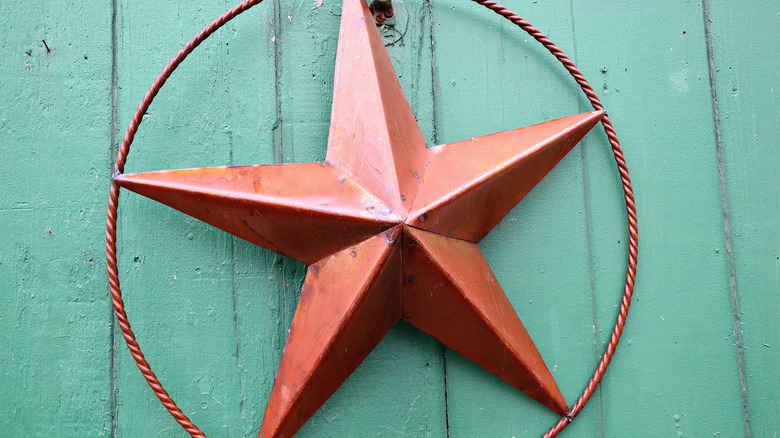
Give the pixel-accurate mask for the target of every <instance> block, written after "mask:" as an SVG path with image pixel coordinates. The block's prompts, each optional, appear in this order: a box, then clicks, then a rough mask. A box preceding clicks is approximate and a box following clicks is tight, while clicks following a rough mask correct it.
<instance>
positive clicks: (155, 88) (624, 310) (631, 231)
mask: <svg viewBox="0 0 780 438" xmlns="http://www.w3.org/2000/svg"><path fill="white" fill-rule="evenodd" d="M262 1H263V0H246V1H244V2H242V3H240V4H238V5H236V6H235V7H233V8H232V9H230V10H229V11H227V12H225V13H224V14H222V15H221V16H220V17H218V18H217V19H216V20H214V21H212V22H211V23H210V24H209V25H208V26H206V27H205V28H203V30H201V31H200V32H198V34H197V35H195V36H194V37H193V38H192V39H191V40H190V41H188V42H187V44H185V45H184V47H182V48H181V49H180V50H179V52H178V53H176V55H175V56H174V57H173V59H171V61H170V62H169V63H168V64H167V65H166V66H165V68H164V69H163V70H162V72H160V74H159V75H158V76H157V78H156V79H155V80H154V82H153V83H152V86H151V87H150V88H149V90H148V91H147V92H146V94H145V95H144V98H143V99H142V100H141V103H140V104H139V105H138V108H137V109H136V111H135V113H134V114H133V117H132V119H131V120H130V124H129V126H128V128H127V131H125V135H124V138H123V140H122V144H121V146H120V148H119V151H118V152H117V157H116V163H115V165H114V176H117V175H120V174H121V173H122V172H123V171H124V168H125V163H126V161H127V154H128V153H129V151H130V145H131V144H132V143H133V138H134V137H135V134H136V132H137V131H138V126H139V125H140V124H141V120H142V119H143V116H144V114H145V113H146V111H147V110H148V109H149V105H151V103H152V101H153V100H154V97H155V96H156V95H157V93H158V92H159V91H160V88H162V86H163V85H164V84H165V82H166V81H167V80H168V78H169V77H170V76H171V74H172V73H173V71H174V70H175V69H176V68H177V67H178V66H179V64H181V63H182V61H184V59H185V58H186V57H187V55H189V54H190V53H191V52H192V51H193V50H194V49H195V48H196V47H198V45H200V43H202V42H203V41H204V40H205V39H206V38H208V37H209V36H210V35H211V34H212V33H214V32H215V31H216V30H217V29H219V28H220V27H222V25H224V24H225V23H227V22H228V21H230V20H232V19H233V18H235V17H236V16H237V15H239V14H241V13H242V12H244V11H246V10H248V9H249V8H251V7H252V6H255V5H257V4H259V3H260V2H262ZM472 1H473V2H475V3H478V4H480V5H482V6H485V7H486V8H488V9H490V10H492V11H493V12H495V13H497V14H499V15H501V16H502V17H504V18H506V19H507V20H509V21H511V22H512V23H514V24H515V25H517V26H518V27H520V28H521V29H523V30H524V31H525V32H527V33H528V34H529V35H530V36H532V37H533V38H534V39H536V40H537V41H538V42H539V43H541V44H542V45H543V46H544V47H545V48H546V49H547V50H549V51H550V53H552V54H553V55H554V56H555V57H556V58H557V59H558V61H560V62H561V64H563V66H564V68H566V70H567V71H568V72H569V73H570V74H571V76H572V77H573V78H574V80H575V81H576V82H577V84H578V85H579V86H580V88H581V89H582V91H583V92H584V93H585V95H586V96H587V98H588V100H589V101H590V103H591V105H593V108H594V109H596V110H603V109H604V106H603V105H602V104H601V102H600V101H599V99H598V97H597V96H596V93H595V92H594V91H593V88H592V87H591V86H590V84H588V81H586V80H585V78H584V76H583V75H582V73H581V72H580V71H579V70H578V69H577V67H576V66H575V65H574V63H573V62H572V61H571V60H570V59H569V58H568V57H567V56H566V55H565V54H564V53H563V51H562V50H561V49H559V48H558V46H556V45H555V44H554V43H553V42H552V41H551V40H550V39H549V38H547V37H546V36H545V35H544V34H543V33H542V32H540V31H539V30H538V29H536V28H535V27H533V26H532V25H531V24H530V23H528V22H527V21H525V20H524V19H522V18H521V17H519V16H518V15H517V14H515V13H514V12H512V11H510V10H509V9H507V8H505V7H504V6H501V5H500V4H498V3H496V2H493V1H488V0H472ZM601 123H602V125H603V127H604V131H605V132H606V134H607V138H608V140H609V144H610V146H611V148H612V153H613V154H614V156H615V162H616V163H617V168H618V172H619V174H620V180H621V183H622V187H623V193H624V199H625V203H626V214H627V218H628V241H629V244H628V264H627V267H626V283H625V287H624V292H623V297H622V300H621V303H620V310H619V312H618V316H617V321H616V322H615V327H614V329H613V330H612V335H611V337H610V340H609V343H608V344H607V347H606V350H605V351H604V354H603V355H602V357H601V360H600V361H599V364H598V366H597V368H596V370H595V371H594V373H593V377H591V379H590V381H589V382H588V384H587V386H586V387H585V389H584V390H583V392H582V394H581V395H580V397H579V399H577V402H576V403H575V404H574V406H573V407H572V408H571V411H570V412H569V413H568V414H567V415H566V416H564V417H561V419H560V420H558V422H557V423H555V424H554V425H553V426H552V427H551V428H550V430H548V431H547V433H545V434H544V436H543V437H542V438H552V437H554V436H556V435H558V433H559V432H560V431H562V430H563V429H564V428H565V427H566V426H567V425H568V424H569V423H570V422H571V421H572V420H573V419H574V417H576V416H577V414H579V413H580V411H581V410H582V408H583V407H584V406H585V404H586V403H587V402H588V400H589V399H590V397H591V396H592V395H593V392H594V391H595V390H596V387H597V386H598V384H599V382H601V379H602V377H604V373H605V372H606V370H607V366H608V365H609V363H610V361H611V360H612V356H613V355H614V354H615V349H616V347H617V345H618V342H619V341H620V336H621V334H622V333H623V327H624V326H625V324H626V317H627V315H628V309H629V307H630V306H631V297H632V295H633V293H634V281H635V278H636V265H637V250H638V244H639V238H638V229H637V218H636V206H635V202H634V192H633V189H632V187H631V179H630V178H629V176H628V167H627V166H626V161H625V159H624V157H623V150H622V149H621V148H620V142H619V141H618V138H617V134H616V133H615V130H614V128H613V127H612V122H610V120H609V117H607V116H606V115H605V116H604V118H603V119H602V121H601ZM118 208H119V186H118V185H117V183H116V182H115V181H114V180H113V178H112V181H111V186H110V191H109V196H108V213H107V218H106V261H107V267H108V280H109V284H110V289H111V299H112V302H113V305H114V312H115V314H116V318H117V321H118V322H119V327H120V330H121V332H122V336H123V337H124V338H125V341H126V342H127V346H128V348H129V349H130V354H131V355H132V356H133V360H135V363H136V365H138V368H139V369H140V370H141V373H142V374H143V376H144V378H145V379H146V381H147V383H148V384H149V386H150V387H151V388H152V390H153V391H154V394H155V395H156V396H157V397H158V398H159V399H160V401H161V402H162V404H163V405H164V406H165V408H166V409H167V410H168V412H169V413H170V414H171V415H172V416H173V418H174V419H176V421H177V422H178V423H179V424H180V425H181V426H182V427H183V428H184V429H185V430H186V431H187V432H188V433H189V434H190V435H192V436H193V437H205V436H206V435H205V434H204V433H203V432H201V431H200V429H198V428H197V427H196V426H195V425H194V424H193V423H192V422H191V421H190V419H189V418H187V416H186V415H184V413H183V412H182V411H181V409H179V407H178V406H177V405H176V403H175V402H174V401H173V399H171V397H170V395H168V392H167V391H165V389H164V388H163V386H162V384H161V383H160V381H159V380H158V379H157V376H155V374H154V372H153V371H152V369H151V367H150V366H149V363H148V362H147V361H146V358H145V357H144V354H143V353H142V352H141V348H140V347H139V345H138V342H137V341H136V338H135V334H134V333H133V330H132V329H131V328H130V322H129V321H128V319H127V313H126V312H125V306H124V302H123V301H122V291H121V289H120V287H119V271H118V268H117V258H116V236H117V233H116V221H117V211H118Z"/></svg>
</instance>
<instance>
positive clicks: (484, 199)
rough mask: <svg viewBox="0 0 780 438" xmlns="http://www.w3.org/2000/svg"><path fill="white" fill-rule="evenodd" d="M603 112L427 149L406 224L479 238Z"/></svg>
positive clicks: (552, 165) (459, 237) (468, 238)
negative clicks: (426, 163) (420, 184)
mask: <svg viewBox="0 0 780 438" xmlns="http://www.w3.org/2000/svg"><path fill="white" fill-rule="evenodd" d="M603 115H604V112H603V111H593V112H590V113H585V114H577V115H574V116H569V117H564V118H562V119H558V120H551V121H549V122H544V123H540V124H538V125H533V126H527V127H525V128H519V129H514V130H511V131H504V132H499V133H496V134H491V135H486V136H483V137H477V138H472V139H469V140H463V141H460V142H457V143H452V144H447V145H442V146H436V147H433V148H431V158H430V162H429V164H428V167H427V168H426V169H425V174H424V176H423V183H422V186H421V187H420V192H419V194H418V195H417V197H416V198H415V200H414V206H413V207H412V212H411V213H410V214H409V217H408V219H407V223H409V224H410V225H412V226H415V227H418V228H422V229H424V230H428V231H432V232H434V233H439V234H444V235H447V236H452V237H457V238H458V239H464V240H468V241H471V242H479V241H480V240H481V239H482V238H483V237H485V235H487V233H489V232H490V230H492V229H493V227H495V226H496V225H498V223H499V222H501V220H502V219H503V218H504V216H506V215H507V213H509V211H510V210H512V208H513V207H514V206H515V205H517V203H518V202H520V200H522V199H523V198H524V197H525V195H527V194H528V192H530V191H531V189H533V188H534V186H536V184H538V183H539V181H541V180H542V178H544V177H545V175H547V173H548V172H549V171H550V170H552V169H553V167H555V165H556V164H558V162H559V161H560V160H561V159H562V158H563V157H564V156H565V155H566V154H567V153H569V151H571V149H572V148H573V147H574V145H576V144H577V142H579V141H580V140H581V139H582V137H584V136H585V134H587V133H588V131H590V130H591V128H593V126H594V125H596V124H597V123H598V122H599V120H601V117H602V116H603Z"/></svg>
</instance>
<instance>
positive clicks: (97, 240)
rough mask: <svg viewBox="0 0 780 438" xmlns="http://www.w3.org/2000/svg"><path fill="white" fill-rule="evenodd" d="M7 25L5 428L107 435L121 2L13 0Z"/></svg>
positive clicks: (0, 325)
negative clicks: (115, 73) (108, 230)
mask: <svg viewBox="0 0 780 438" xmlns="http://www.w3.org/2000/svg"><path fill="white" fill-rule="evenodd" d="M0 29H2V31H0V55H2V58H3V62H2V63H0V84H2V85H0V157H2V159H0V178H1V179H0V230H1V231H0V235H2V238H0V296H1V297H2V300H3V306H2V308H0V388H2V390H0V394H2V400H3V403H2V404H1V405H0V436H8V437H11V436H51V435H57V436H90V437H96V436H107V435H109V434H110V431H111V397H110V394H111V380H110V374H111V359H110V354H111V339H110V324H111V319H110V318H111V314H110V304H109V300H108V297H107V293H106V292H107V287H106V284H107V283H106V274H105V263H104V262H103V254H104V252H105V250H104V249H102V248H101V247H104V246H103V243H102V242H103V237H102V234H103V233H104V231H103V230H104V229H105V228H104V227H105V198H106V193H107V188H108V185H107V181H108V177H109V175H110V171H109V169H110V168H109V156H108V155H109V154H108V151H109V149H110V146H111V136H110V130H109V129H108V126H110V121H111V97H110V96H111V93H110V91H111V90H110V87H111V10H110V4H109V3H107V2H103V3H101V4H87V3H86V2H75V3H72V2H68V3H67V4H66V3H65V2H59V3H52V2H43V1H32V2H18V3H16V2H3V3H2V4H0ZM42 39H45V40H46V44H47V45H48V46H49V49H50V51H47V49H46V47H45V46H44V43H43V42H42V41H41V40H42Z"/></svg>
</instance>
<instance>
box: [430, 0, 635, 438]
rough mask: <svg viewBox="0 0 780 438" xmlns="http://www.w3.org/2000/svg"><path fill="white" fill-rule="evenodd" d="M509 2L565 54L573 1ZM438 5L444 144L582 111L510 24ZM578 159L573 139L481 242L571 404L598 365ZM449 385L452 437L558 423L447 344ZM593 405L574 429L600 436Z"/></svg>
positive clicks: (531, 430) (466, 8)
mask: <svg viewBox="0 0 780 438" xmlns="http://www.w3.org/2000/svg"><path fill="white" fill-rule="evenodd" d="M507 6H508V7H510V8H512V9H515V10H516V11H517V12H519V13H521V14H523V15H524V16H526V17H527V18H528V19H529V20H531V21H532V22H535V23H537V25H538V26H540V27H541V28H542V29H544V30H545V32H547V33H548V35H550V37H551V38H553V39H554V40H556V41H557V42H558V43H559V44H560V45H561V47H563V48H564V50H567V51H570V49H571V48H572V38H573V29H572V22H571V13H570V10H569V2H568V1H557V2H544V4H536V2H531V1H522V2H518V1H515V2H509V4H508V5H507ZM433 9H434V13H433V22H434V29H435V30H434V32H435V40H436V45H435V59H436V80H437V84H438V87H437V88H436V92H437V94H436V105H437V107H436V108H437V122H438V133H439V138H438V142H439V143H447V142H452V141H457V140H461V139H463V138H469V137H472V136H477V135H484V134H489V133H492V132H497V131H502V130H506V129H512V128H517V127H520V126H525V125H530V124H533V123H538V122H542V121H545V120H549V119H554V118H558V117H563V116H567V115H570V114H576V113H579V112H583V111H586V110H587V108H585V107H583V106H581V105H580V101H581V98H580V95H579V94H578V89H577V88H576V84H575V83H574V82H573V81H572V80H571V79H570V78H569V77H568V74H567V73H566V72H565V70H563V69H562V68H561V67H560V66H559V64H558V63H557V61H556V60H555V58H553V57H552V56H551V55H549V54H548V53H547V52H546V51H545V50H544V49H543V48H542V47H541V46H539V45H538V44H537V43H535V41H533V40H532V39H530V38H529V37H528V36H527V35H526V34H525V33H523V32H522V31H521V30H520V29H518V28H516V27H515V26H514V25H512V24H511V23H509V22H507V21H506V20H503V19H502V18H501V17H499V16H498V15H496V14H494V13H493V12H490V11H488V10H487V9H484V8H482V7H481V6H478V5H474V4H471V3H470V2H462V3H457V4H455V5H454V6H450V5H445V4H439V3H437V4H434V8H433ZM591 146H597V145H591ZM581 155H582V151H581V146H577V147H576V148H575V149H574V151H573V152H572V153H571V154H569V155H568V156H567V157H566V158H565V159H564V160H563V161H562V162H561V163H560V165H559V166H558V167H557V168H556V169H554V170H553V172H551V173H550V175H549V176H548V177H547V178H546V179H545V180H544V181H542V183H540V184H539V185H538V186H537V187H536V188H535V189H534V190H533V191H532V192H531V193H530V194H529V195H528V196H527V197H526V198H525V199H524V200H523V201H522V202H521V203H520V204H519V206H518V207H517V208H515V209H514V210H512V212H511V213H510V214H509V215H508V216H507V218H506V219H505V220H504V221H503V222H501V223H500V224H499V226H498V227H497V229H496V230H494V231H493V232H492V233H491V234H490V235H488V237H487V238H486V239H485V240H483V241H482V242H481V243H480V247H481V249H482V250H483V252H484V253H485V256H486V258H487V259H488V262H489V263H490V264H491V266H492V268H493V270H494V272H495V273H496V276H497V278H498V280H499V281H500V283H501V284H502V285H503V286H504V289H505V291H506V293H507V295H508V297H509V299H510V301H511V302H512V304H513V305H514V306H515V309H516V310H517V312H518V314H519V316H520V318H521V320H522V321H523V323H524V324H525V326H526V328H527V329H528V331H529V333H530V334H531V336H532V337H533V339H534V341H535V343H536V345H537V347H538V348H539V351H540V352H541V354H542V357H543V358H544V359H545V362H546V363H547V365H548V367H549V368H550V370H551V372H552V374H553V376H554V377H555V379H556V381H557V382H558V385H559V387H560V388H561V391H562V393H563V395H564V397H565V398H566V400H567V402H569V404H573V403H574V402H575V401H576V399H577V396H578V395H579V393H580V391H581V390H582V388H583V386H584V385H585V383H586V382H587V380H588V378H589V377H590V374H591V373H592V369H593V367H594V366H595V363H596V357H595V350H594V332H593V326H594V320H593V311H592V305H591V304H592V291H591V281H590V268H589V255H588V245H587V240H588V236H587V232H588V230H587V227H586V225H587V216H586V214H587V210H586V204H585V202H584V198H583V193H584V189H583V186H584V181H583V176H584V172H583V160H582V156H581ZM616 250H620V249H619V248H616ZM447 389H448V392H447V394H448V407H449V424H450V430H449V432H450V434H449V435H450V436H451V437H476V436H482V437H492V436H518V437H519V436H529V437H533V436H540V435H542V434H543V433H544V432H545V431H546V430H547V429H548V428H549V427H550V426H551V425H552V424H554V423H555V422H556V421H557V419H558V417H557V416H556V415H555V414H554V413H552V412H551V411H549V410H547V409H546V408H545V407H543V406H542V405H540V404H538V403H536V402H534V401H533V400H531V399H530V398H529V397H527V396H526V395H525V394H523V393H522V392H520V391H519V390H517V389H515V388H512V387H510V386H509V385H507V384H505V383H504V382H502V381H500V380H499V379H498V378H496V377H494V376H492V375H491V374H489V373H488V372H486V371H484V370H482V369H480V368H478V367H477V366H476V365H473V364H472V363H470V362H468V361H467V360H466V359H464V358H463V357H462V356H460V355H458V354H457V353H454V352H452V351H448V352H447ZM591 403H592V404H591V405H589V406H588V409H586V410H585V411H584V412H583V413H582V414H581V415H580V417H579V418H578V419H577V421H576V423H573V424H572V425H571V426H570V427H571V429H570V433H571V434H572V435H570V436H594V435H598V434H599V433H600V430H601V421H600V412H599V403H600V400H599V395H598V394H596V395H595V396H594V398H593V400H592V402H591Z"/></svg>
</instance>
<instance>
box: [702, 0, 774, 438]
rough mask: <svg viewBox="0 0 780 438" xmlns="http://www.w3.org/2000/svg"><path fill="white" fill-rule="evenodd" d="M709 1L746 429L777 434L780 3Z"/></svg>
mask: <svg viewBox="0 0 780 438" xmlns="http://www.w3.org/2000/svg"><path fill="white" fill-rule="evenodd" d="M709 3H710V8H711V9H710V11H709V12H710V19H711V26H712V38H713V39H712V45H713V49H714V50H713V51H712V55H713V67H714V68H715V79H716V83H717V87H716V91H717V96H718V101H717V104H718V109H719V119H718V122H719V123H720V132H721V134H722V158H723V162H722V164H723V170H724V174H725V182H726V186H725V188H726V191H727V197H726V201H727V204H726V205H727V207H730V208H728V209H727V213H728V220H729V221H730V226H731V236H730V237H731V240H732V244H733V254H734V270H735V278H734V279H735V286H736V288H735V292H736V293H737V294H738V295H737V297H738V299H739V313H738V315H737V316H738V317H739V321H740V322H741V329H742V343H743V347H744V370H743V374H744V377H745V381H746V389H747V403H748V412H749V418H750V428H751V431H752V436H754V437H777V436H778V435H780V422H778V420H777V416H776V415H775V414H774V413H775V412H776V410H777V403H778V394H780V372H778V371H780V365H778V364H780V319H778V315H780V286H779V285H780V219H779V218H780V172H778V169H777V166H778V163H780V148H778V140H780V128H778V126H780V102H778V98H777V94H776V93H777V91H776V89H778V87H780V81H779V80H778V74H777V71H778V69H780V63H779V61H778V60H780V56H779V55H780V52H779V51H778V46H777V35H778V33H780V20H778V12H780V8H778V4H777V3H776V2H753V3H751V4H750V5H749V7H747V6H746V5H739V4H732V3H729V2H709ZM722 252H724V253H725V252H726V251H722ZM725 256H726V257H728V254H726V255H725Z"/></svg>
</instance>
